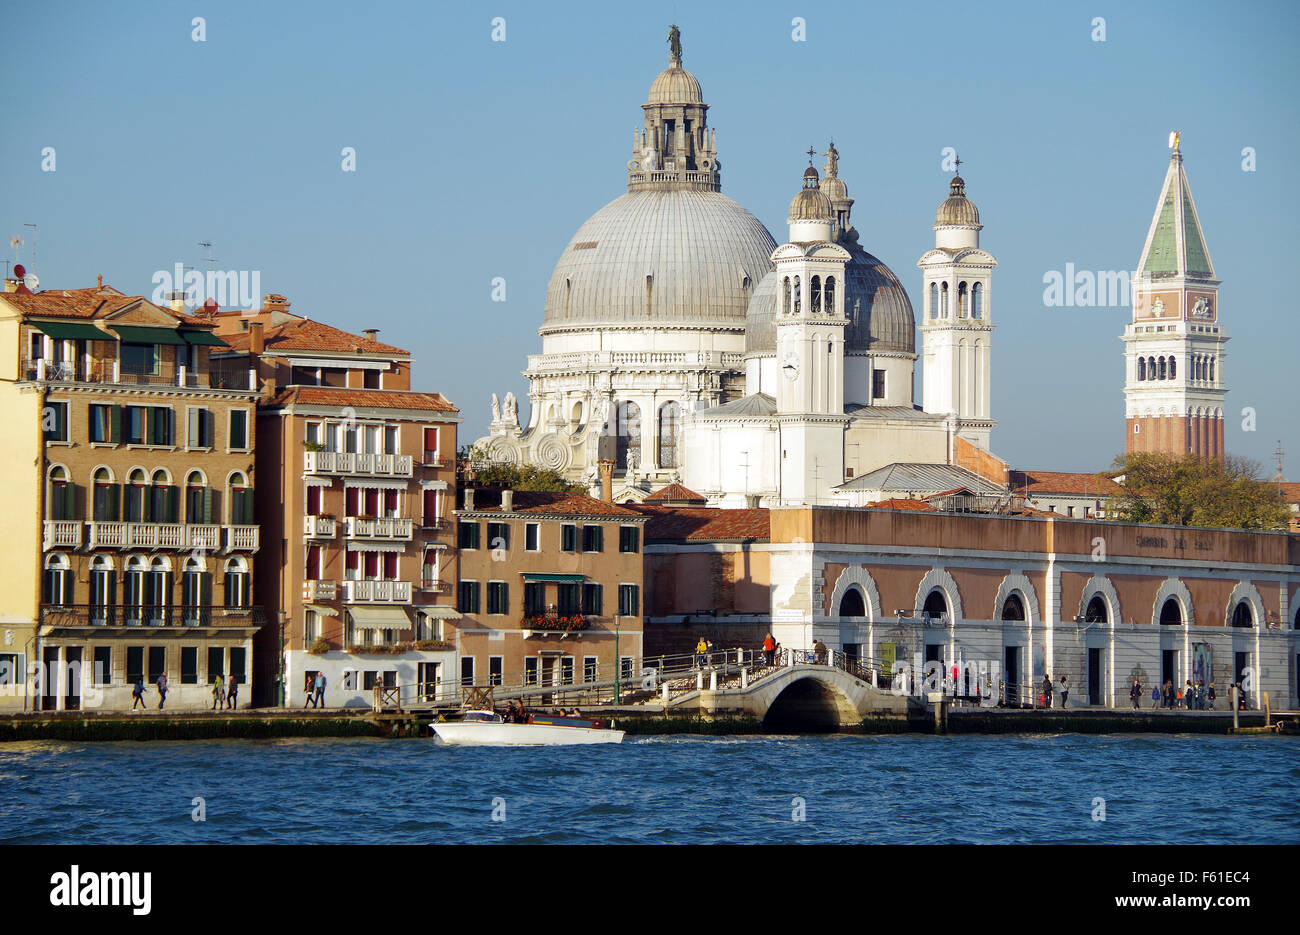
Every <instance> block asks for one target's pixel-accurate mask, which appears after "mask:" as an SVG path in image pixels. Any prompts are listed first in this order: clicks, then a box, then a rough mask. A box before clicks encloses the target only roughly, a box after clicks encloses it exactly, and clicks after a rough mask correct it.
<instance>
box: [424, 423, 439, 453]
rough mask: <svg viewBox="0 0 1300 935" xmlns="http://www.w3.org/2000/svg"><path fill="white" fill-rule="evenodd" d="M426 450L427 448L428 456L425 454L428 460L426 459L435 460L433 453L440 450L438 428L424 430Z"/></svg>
mask: <svg viewBox="0 0 1300 935" xmlns="http://www.w3.org/2000/svg"><path fill="white" fill-rule="evenodd" d="M424 450H425V454H426V456H425V460H426V461H432V460H433V454H434V453H435V452H436V451H437V450H438V430H437V429H425V430H424Z"/></svg>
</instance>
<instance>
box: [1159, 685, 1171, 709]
mask: <svg viewBox="0 0 1300 935" xmlns="http://www.w3.org/2000/svg"><path fill="white" fill-rule="evenodd" d="M1162 696H1163V700H1162V703H1161V706H1162V707H1165V708H1172V707H1173V706H1174V683H1173V682H1171V681H1169V679H1165V684H1164V689H1163V691H1162Z"/></svg>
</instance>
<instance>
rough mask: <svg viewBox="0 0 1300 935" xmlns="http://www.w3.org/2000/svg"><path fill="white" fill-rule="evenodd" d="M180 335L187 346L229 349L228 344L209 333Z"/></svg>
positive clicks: (184, 333) (200, 332) (198, 332)
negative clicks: (204, 345) (201, 345)
mask: <svg viewBox="0 0 1300 935" xmlns="http://www.w3.org/2000/svg"><path fill="white" fill-rule="evenodd" d="M180 335H181V337H182V338H184V339H185V341H186V343H188V344H211V345H212V346H213V347H230V345H229V344H227V343H226V342H225V341H223V340H221V339H220V338H219V337H217V336H216V335H215V334H213V333H212V332H211V331H182V332H180ZM160 343H161V342H160Z"/></svg>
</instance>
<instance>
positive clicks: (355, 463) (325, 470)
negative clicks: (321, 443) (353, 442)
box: [303, 451, 414, 477]
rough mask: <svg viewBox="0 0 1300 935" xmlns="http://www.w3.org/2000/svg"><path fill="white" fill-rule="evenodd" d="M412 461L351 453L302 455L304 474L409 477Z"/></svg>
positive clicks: (311, 453) (400, 457)
mask: <svg viewBox="0 0 1300 935" xmlns="http://www.w3.org/2000/svg"><path fill="white" fill-rule="evenodd" d="M413 466H414V459H413V458H412V457H411V456H410V455H381V454H366V453H363V452H353V451H307V452H304V453H303V473H305V474H360V475H366V476H370V477H410V476H411V474H412V468H413Z"/></svg>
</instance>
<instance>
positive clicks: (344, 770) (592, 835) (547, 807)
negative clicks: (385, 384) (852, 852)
mask: <svg viewBox="0 0 1300 935" xmlns="http://www.w3.org/2000/svg"><path fill="white" fill-rule="evenodd" d="M1297 792H1300V739H1297V738H1272V737H1252V738H1244V737H1243V738H1238V737H1206V736H1203V735H1186V736H1166V735H1158V736H1157V735H1136V736H1135V735H1111V736H1085V735H1065V736H1037V735H1020V736H989V737H985V736H958V737H930V736H908V735H904V736H887V737H862V736H845V735H841V736H825V737H731V738H716V737H692V736H676V737H654V738H633V737H629V738H628V739H627V741H626V742H625V743H623V744H622V745H618V746H615V745H609V746H590V747H544V748H536V749H519V748H445V747H438V746H435V745H434V744H433V743H432V742H430V741H426V740H371V739H347V740H319V739H317V740H277V741H244V740H241V741H234V740H232V741H191V742H186V743H181V742H157V743H101V744H68V743H56V742H39V743H21V744H4V745H0V842H3V843H82V844H135V843H153V844H171V843H214V842H231V843H248V844H257V843H409V844H415V843H495V842H502V843H507V842H508V843H604V842H609V843H688V842H690V843H742V844H744V843H755V842H773V843H795V842H815V843H930V844H952V843H983V842H1000V843H1025V842H1042V843H1126V844H1138V843H1152V844H1154V843H1170V844H1180V843H1206V844H1212V843H1237V844H1252V843H1275V844H1276V843H1290V844H1294V843H1300V804H1298V802H1300V796H1297ZM196 796H200V797H202V798H203V800H204V807H205V808H206V820H205V821H195V820H194V819H193V816H192V813H193V812H194V811H195V808H196V806H195V805H194V804H193V799H194V798H195V797H196ZM796 797H798V798H797V799H796ZM1097 797H1100V798H1103V799H1105V820H1104V821H1096V820H1094V819H1093V813H1094V811H1095V810H1096V805H1095V803H1094V799H1095V798H1097ZM494 799H498V800H503V801H498V802H497V803H496V805H495V807H494V801H493V800H494ZM800 800H802V812H803V817H804V819H805V820H803V821H797V820H793V819H794V817H796V816H797V814H798V812H799V810H800ZM494 811H495V812H496V814H497V815H498V817H504V819H505V820H504V821H494V820H493V813H494Z"/></svg>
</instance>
